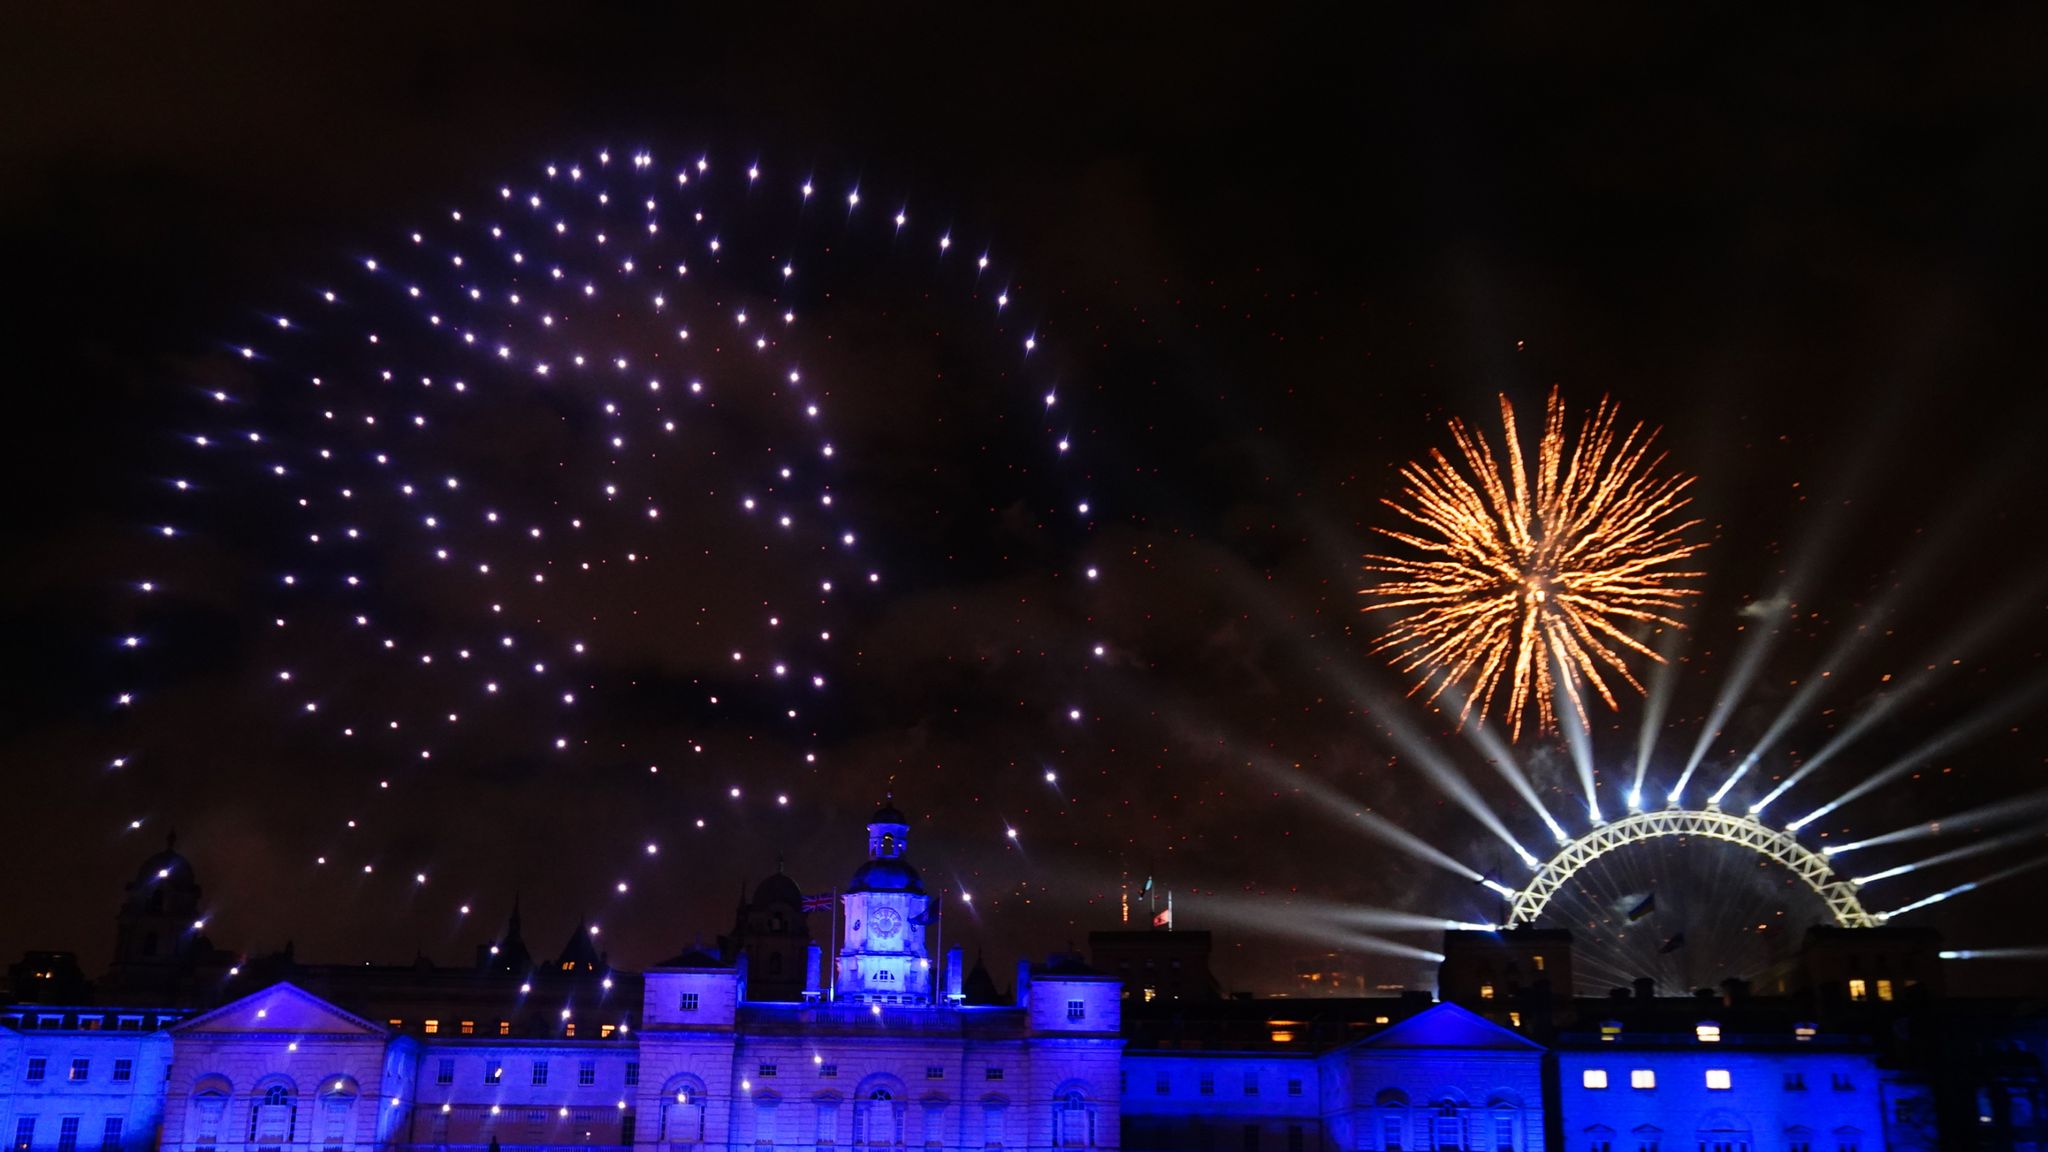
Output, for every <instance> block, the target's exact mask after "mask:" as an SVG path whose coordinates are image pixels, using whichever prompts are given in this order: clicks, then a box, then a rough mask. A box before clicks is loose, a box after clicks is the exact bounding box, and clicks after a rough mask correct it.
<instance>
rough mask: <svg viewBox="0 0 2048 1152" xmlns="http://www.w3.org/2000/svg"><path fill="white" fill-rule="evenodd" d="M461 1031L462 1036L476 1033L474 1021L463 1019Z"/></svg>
mask: <svg viewBox="0 0 2048 1152" xmlns="http://www.w3.org/2000/svg"><path fill="white" fill-rule="evenodd" d="M461 1032H462V1034H463V1035H464V1036H474V1035H476V1021H474V1020H464V1021H463V1022H462V1025H461Z"/></svg>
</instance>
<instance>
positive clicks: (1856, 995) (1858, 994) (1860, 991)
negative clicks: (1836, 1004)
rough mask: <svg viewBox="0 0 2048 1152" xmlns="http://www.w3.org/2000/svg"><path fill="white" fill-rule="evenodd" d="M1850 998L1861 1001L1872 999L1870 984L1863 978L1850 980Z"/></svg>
mask: <svg viewBox="0 0 2048 1152" xmlns="http://www.w3.org/2000/svg"><path fill="white" fill-rule="evenodd" d="M1849 999H1851V1000H1859V1001H1860V1000H1868V999H1870V985H1869V984H1868V983H1866V982H1864V981H1862V980H1851V981H1849Z"/></svg>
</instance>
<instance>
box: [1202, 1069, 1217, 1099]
mask: <svg viewBox="0 0 2048 1152" xmlns="http://www.w3.org/2000/svg"><path fill="white" fill-rule="evenodd" d="M1201 1093H1202V1095H1204V1096H1214V1095H1215V1094H1216V1074H1215V1073H1214V1072H1211V1071H1209V1070H1208V1069H1206V1068H1205V1069H1203V1070H1202V1083H1201Z"/></svg>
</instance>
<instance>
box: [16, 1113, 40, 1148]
mask: <svg viewBox="0 0 2048 1152" xmlns="http://www.w3.org/2000/svg"><path fill="white" fill-rule="evenodd" d="M35 1142H36V1118H35V1117H33V1116H20V1117H16V1118H15V1121H14V1147H15V1152H27V1149H28V1147H29V1145H31V1144H34V1143H35Z"/></svg>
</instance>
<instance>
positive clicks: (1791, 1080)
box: [1785, 1072, 1806, 1092]
mask: <svg viewBox="0 0 2048 1152" xmlns="http://www.w3.org/2000/svg"><path fill="white" fill-rule="evenodd" d="M1785 1091H1787V1092H1804V1091H1806V1073H1804V1072H1787V1073H1785Z"/></svg>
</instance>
